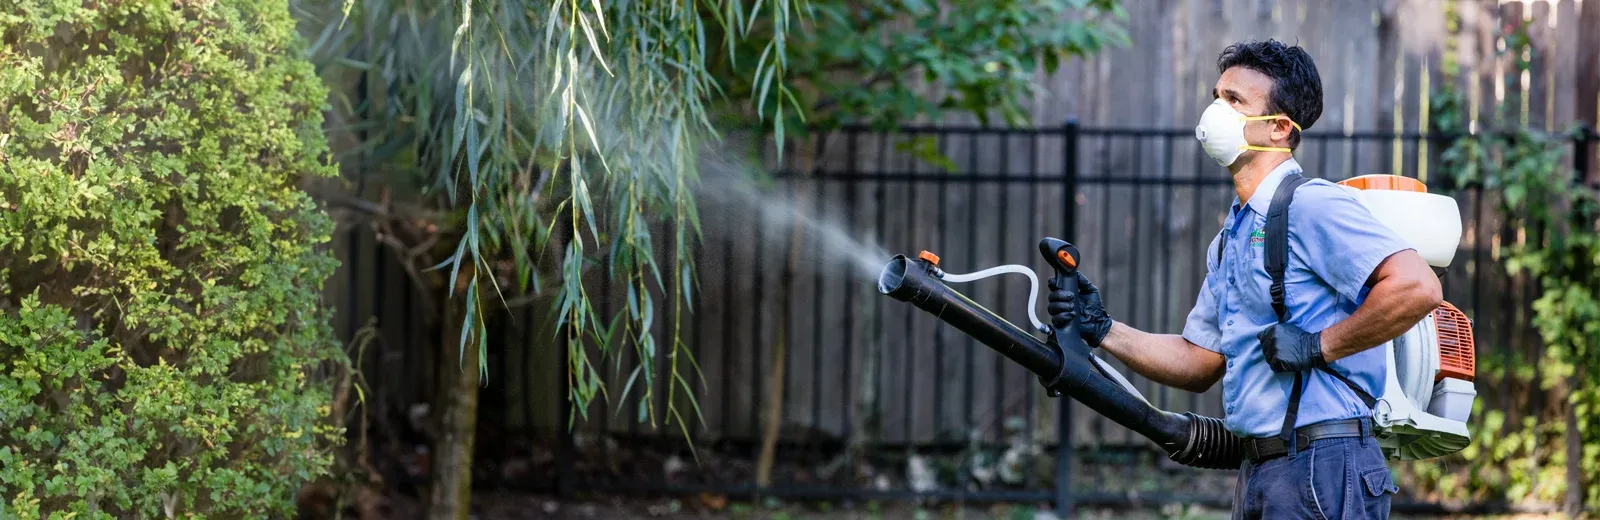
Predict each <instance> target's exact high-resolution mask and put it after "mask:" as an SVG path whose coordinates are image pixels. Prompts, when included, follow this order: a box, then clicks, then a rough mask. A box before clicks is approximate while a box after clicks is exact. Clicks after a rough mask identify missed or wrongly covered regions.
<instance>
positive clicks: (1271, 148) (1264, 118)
mask: <svg viewBox="0 0 1600 520" xmlns="http://www.w3.org/2000/svg"><path fill="white" fill-rule="evenodd" d="M1279 117H1284V115H1283V114H1276V115H1270V116H1245V117H1244V120H1245V121H1271V120H1273V119H1277V118H1279ZM1289 124H1291V125H1294V129H1295V130H1300V123H1296V122H1294V120H1293V119H1290V120H1289ZM1300 131H1301V132H1304V131H1305V130H1300ZM1239 149H1240V150H1255V151H1258V152H1283V153H1294V150H1290V149H1288V148H1278V147H1275V146H1252V145H1248V144H1247V145H1242V146H1240V147H1239Z"/></svg>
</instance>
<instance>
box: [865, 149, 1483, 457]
mask: <svg viewBox="0 0 1600 520" xmlns="http://www.w3.org/2000/svg"><path fill="white" fill-rule="evenodd" d="M1339 184H1340V185H1341V186H1343V187H1344V188H1345V189H1347V190H1350V191H1351V192H1352V194H1353V195H1354V196H1355V197H1356V198H1357V199H1358V200H1360V201H1361V203H1362V204H1363V205H1365V206H1366V207H1367V208H1368V210H1369V211H1371V212H1372V214H1373V216H1375V217H1377V219H1378V221H1379V222H1382V223H1383V224H1384V225H1385V226H1387V227H1389V228H1390V229H1391V230H1393V231H1394V232H1395V233H1396V234H1398V235H1399V236H1400V237H1401V238H1402V239H1404V240H1406V241H1407V242H1408V243H1409V244H1411V245H1412V246H1413V247H1414V248H1416V249H1417V251H1418V252H1419V253H1420V254H1421V255H1422V257H1423V258H1424V259H1425V260H1426V261H1427V262H1428V263H1429V265H1432V266H1434V267H1435V268H1440V269H1442V268H1445V267H1448V266H1449V265H1450V261H1451V260H1452V259H1453V258H1454V256H1455V251H1456V247H1457V245H1458V244H1459V242H1460V237H1461V214H1460V210H1459V209H1458V208H1457V207H1456V204H1455V201H1454V199H1451V198H1449V197H1445V196H1441V195H1435V194H1430V193H1427V188H1426V186H1424V185H1423V184H1422V183H1420V182H1417V181H1416V180H1414V179H1409V178H1405V177H1399V176H1393V175H1368V176H1362V177H1356V178H1354V179H1349V180H1346V181H1343V182H1340V183H1339ZM1039 253H1040V254H1041V255H1043V256H1044V258H1045V261H1046V262H1047V263H1048V264H1050V267H1051V269H1052V270H1053V271H1054V273H1053V276H1052V278H1051V279H1050V282H1049V283H1050V288H1051V289H1052V290H1056V289H1059V288H1065V287H1071V288H1075V287H1076V285H1077V269H1078V266H1079V261H1080V259H1081V258H1082V257H1081V256H1080V254H1079V251H1078V249H1077V248H1076V247H1075V246H1073V245H1072V244H1070V243H1067V242H1066V241H1063V240H1059V239H1055V238H1048V237H1047V238H1045V239H1043V240H1040V241H1039ZM1005 273H1014V274H1022V275H1025V276H1027V277H1028V279H1029V281H1031V282H1032V290H1031V291H1030V293H1029V296H1028V304H1029V305H1028V307H1029V316H1028V319H1029V321H1030V323H1031V324H1032V325H1033V327H1034V329H1035V330H1037V331H1039V332H1043V333H1044V334H1045V340H1044V341H1040V340H1039V339H1038V338H1037V337H1035V336H1034V334H1033V333H1031V332H1029V331H1025V330H1023V329H1022V328H1020V327H1018V326H1016V325H1014V324H1012V323H1011V322H1009V321H1006V320H1005V319H1003V318H1001V317H999V316H997V315H995V314H994V313H993V312H991V311H989V310H988V309H986V308H984V307H983V306H981V305H978V304H977V303H974V302H973V301H972V300H971V299H968V298H967V297H966V296H965V295H963V294H961V293H960V292H957V291H956V290H954V289H951V288H950V287H949V286H948V285H945V284H946V283H960V282H970V281H974V280H979V279H982V278H987V277H990V276H996V275H1000V274H1005ZM878 291H879V292H881V293H883V294H886V295H888V296H889V297H891V298H894V299H896V300H900V301H902V302H907V303H910V304H912V305H915V306H916V307H917V308H919V309H922V310H923V311H926V312H928V313H929V314H932V315H934V316H935V317H937V318H939V319H940V320H943V321H944V322H945V323H948V324H950V325H952V326H954V327H956V328H957V329H959V330H960V331H961V332H963V333H966V334H967V335H969V336H972V337H973V338H974V339H977V340H978V341H979V342H981V343H983V344H984V345H987V346H989V348H992V349H994V350H995V351H996V352H999V353H1000V354H1001V355H1004V356H1005V357H1007V358H1009V359H1010V360H1012V361H1013V362H1016V363H1017V364H1019V365H1022V366H1023V367H1024V368H1026V369H1028V371H1030V372H1033V373H1034V374H1035V375H1037V376H1038V377H1039V382H1040V383H1041V384H1043V385H1044V387H1045V389H1046V391H1047V392H1048V393H1049V394H1050V396H1051V397H1059V396H1061V395H1063V394H1065V395H1067V396H1069V397H1071V398H1073V399H1075V400H1077V401H1078V402H1080V403H1083V404H1084V405H1085V406H1088V407H1089V408H1090V409H1092V410H1094V411H1095V412H1097V413H1099V414H1101V415H1104V416H1106V417H1107V418H1109V419H1111V420H1112V421H1114V422H1116V423H1117V424H1120V425H1122V426H1124V427H1127V428H1129V429H1131V430H1133V431H1135V432H1138V433H1139V434H1140V435H1143V436H1145V437H1146V438H1149V439H1150V440H1152V441H1155V443H1156V444H1157V445H1159V446H1161V448H1162V449H1163V450H1165V451H1166V452H1167V455H1168V457H1169V458H1171V459H1172V460H1173V461H1176V462H1178V463H1180V464H1184V465H1187V466H1193V467H1198V468H1208V469H1237V468H1238V467H1239V466H1240V463H1241V462H1242V460H1243V448H1242V445H1243V443H1242V441H1241V440H1240V438H1239V437H1237V436H1235V435H1234V434H1233V433H1232V432H1229V431H1228V430H1227V429H1226V428H1225V427H1224V426H1223V421H1222V419H1218V418H1215V417H1205V416H1201V415H1196V414H1194V413H1189V412H1186V413H1183V414H1176V413H1172V412H1167V411H1164V410H1161V409H1158V408H1156V407H1155V406H1153V405H1151V404H1150V402H1149V401H1148V400H1146V399H1145V398H1144V395H1143V394H1141V393H1140V392H1139V390H1138V389H1137V388H1135V387H1134V386H1133V385H1132V384H1130V383H1129V382H1128V380H1127V378H1125V377H1123V376H1122V374H1121V373H1119V372H1118V371H1117V370H1116V369H1115V368H1112V367H1111V366H1110V365H1109V364H1107V363H1106V362H1105V361H1103V360H1101V359H1100V358H1099V356H1097V355H1095V353H1094V351H1093V350H1094V349H1091V348H1090V347H1089V346H1088V344H1086V343H1084V341H1083V339H1082V338H1080V337H1079V336H1078V334H1077V331H1076V330H1075V328H1076V327H1077V323H1076V321H1075V320H1068V322H1067V323H1066V325H1065V326H1063V327H1060V328H1054V327H1051V326H1048V325H1046V324H1045V323H1044V322H1042V321H1040V320H1039V318H1038V316H1037V315H1036V314H1035V313H1036V312H1037V310H1036V302H1037V295H1038V293H1039V280H1038V278H1037V277H1035V276H1034V273H1033V271H1032V270H1031V269H1029V268H1027V267H1025V266H1021V265H1005V266H999V267H994V268H990V269H985V270H982V271H978V272H975V273H969V274H949V273H946V272H944V270H943V269H942V268H941V267H940V266H939V257H938V256H937V255H934V254H933V253H930V252H927V251H923V252H922V253H921V254H919V255H918V256H917V258H916V259H914V260H913V259H911V258H907V257H906V256H905V255H896V256H895V257H894V258H892V259H891V260H890V261H889V263H888V265H885V266H884V268H883V271H882V272H881V273H880V274H879V275H878ZM1377 348H1382V349H1384V350H1385V351H1386V353H1387V355H1388V363H1387V366H1386V372H1387V376H1386V381H1387V382H1386V384H1385V386H1384V391H1383V392H1382V395H1380V396H1379V397H1378V398H1377V400H1376V404H1374V406H1373V410H1372V418H1373V423H1374V426H1375V429H1374V431H1375V433H1376V434H1377V436H1378V440H1379V445H1380V446H1382V448H1383V453H1384V455H1385V456H1386V457H1388V458H1391V459H1399V460H1414V459H1426V458H1432V457H1439V456H1444V455H1449V454H1451V453H1455V452H1457V451H1460V450H1461V449H1462V448H1465V447H1466V446H1467V445H1468V444H1469V443H1470V442H1471V438H1470V435H1469V433H1468V431H1467V425H1466V421H1467V418H1468V416H1469V415H1470V414H1471V412H1472V402H1473V399H1474V398H1475V396H1476V391H1475V389H1474V387H1473V384H1472V379H1473V376H1474V363H1473V338H1472V323H1471V322H1470V321H1469V320H1468V319H1467V318H1466V315H1465V314H1463V313H1462V312H1461V311H1460V310H1458V309H1456V308H1455V306H1453V305H1451V304H1449V303H1445V304H1443V305H1441V306H1440V307H1439V308H1438V309H1436V310H1435V311H1434V312H1433V313H1431V314H1430V315H1428V316H1426V317H1424V318H1423V319H1422V320H1421V321H1420V322H1418V323H1417V324H1416V325H1414V326H1412V328H1411V329H1410V330H1408V331H1406V332H1405V333H1404V334H1402V335H1401V336H1400V337H1398V338H1395V339H1393V340H1391V341H1389V342H1387V343H1385V344H1383V345H1380V346H1379V347H1377Z"/></svg>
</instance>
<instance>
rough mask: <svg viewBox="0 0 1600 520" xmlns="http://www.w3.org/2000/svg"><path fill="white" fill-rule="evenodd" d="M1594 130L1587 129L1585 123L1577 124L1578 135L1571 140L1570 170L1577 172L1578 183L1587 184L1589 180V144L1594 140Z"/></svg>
mask: <svg viewBox="0 0 1600 520" xmlns="http://www.w3.org/2000/svg"><path fill="white" fill-rule="evenodd" d="M1594 138H1595V130H1594V129H1593V128H1589V125H1588V124H1587V123H1578V135H1577V136H1576V137H1573V138H1572V169H1574V170H1577V171H1578V180H1579V182H1584V183H1587V182H1589V181H1590V179H1589V173H1590V172H1589V142H1590V141H1592V140H1594Z"/></svg>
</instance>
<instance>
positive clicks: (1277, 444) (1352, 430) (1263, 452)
mask: <svg viewBox="0 0 1600 520" xmlns="http://www.w3.org/2000/svg"><path fill="white" fill-rule="evenodd" d="M1370 431H1371V428H1368V427H1366V419H1345V420H1342V421H1329V422H1324V423H1318V424H1313V425H1310V426H1302V427H1300V428H1298V429H1296V430H1295V431H1294V437H1295V439H1296V440H1298V441H1299V442H1298V443H1297V444H1298V446H1300V447H1301V449H1304V447H1305V446H1308V445H1310V444H1311V441H1315V440H1319V439H1337V438H1341V437H1361V436H1363V435H1367V434H1368V432H1370ZM1286 453H1289V446H1288V444H1287V443H1285V442H1283V439H1281V438H1278V437H1260V438H1253V439H1245V440H1244V458H1245V459H1247V460H1264V459H1270V458H1273V457H1277V456H1280V455H1283V454H1286Z"/></svg>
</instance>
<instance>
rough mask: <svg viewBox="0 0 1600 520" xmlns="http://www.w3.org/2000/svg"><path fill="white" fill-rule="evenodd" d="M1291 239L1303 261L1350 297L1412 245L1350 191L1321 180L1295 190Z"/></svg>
mask: <svg viewBox="0 0 1600 520" xmlns="http://www.w3.org/2000/svg"><path fill="white" fill-rule="evenodd" d="M1289 244H1290V249H1291V251H1292V252H1293V254H1294V256H1295V257H1296V258H1298V259H1299V260H1300V261H1301V262H1302V264H1301V265H1304V266H1306V267H1307V268H1308V269H1310V270H1311V272H1312V273H1313V274H1315V275H1316V276H1317V277H1318V278H1321V279H1322V280H1323V281H1324V282H1326V283H1327V284H1328V285H1329V286H1331V287H1333V290H1335V291H1337V292H1338V293H1339V295H1340V296H1343V297H1345V298H1348V299H1349V300H1350V301H1360V295H1361V293H1362V289H1363V288H1365V287H1366V284H1367V279H1368V278H1371V277H1372V272H1373V271H1374V270H1376V269H1377V268H1378V264H1380V263H1382V262H1383V261H1384V259H1386V258H1389V257H1390V256H1391V255H1393V254H1395V253H1398V252H1401V251H1404V250H1407V249H1412V247H1411V246H1410V245H1408V244H1406V243H1405V241H1404V240H1401V239H1400V237H1399V235H1396V234H1395V233H1394V231H1392V230H1390V229H1389V228H1388V227H1387V226H1384V225H1383V223H1382V222H1379V221H1378V219H1377V218H1376V217H1373V216H1372V212H1370V211H1367V208H1366V207H1365V206H1362V205H1361V202H1360V201H1358V200H1356V198H1355V196H1354V195H1352V194H1351V193H1349V192H1347V191H1345V189H1344V188H1340V187H1338V186H1335V185H1333V184H1331V183H1328V182H1325V181H1314V182H1310V183H1306V184H1305V185H1304V186H1302V187H1301V188H1300V190H1299V191H1297V192H1296V193H1295V199H1294V203H1293V204H1292V205H1290V207H1289Z"/></svg>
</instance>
